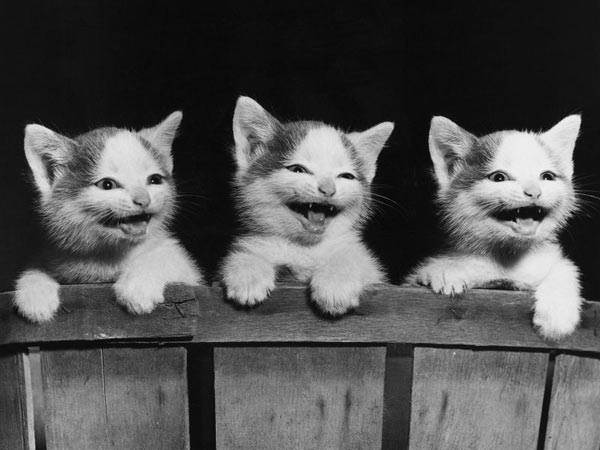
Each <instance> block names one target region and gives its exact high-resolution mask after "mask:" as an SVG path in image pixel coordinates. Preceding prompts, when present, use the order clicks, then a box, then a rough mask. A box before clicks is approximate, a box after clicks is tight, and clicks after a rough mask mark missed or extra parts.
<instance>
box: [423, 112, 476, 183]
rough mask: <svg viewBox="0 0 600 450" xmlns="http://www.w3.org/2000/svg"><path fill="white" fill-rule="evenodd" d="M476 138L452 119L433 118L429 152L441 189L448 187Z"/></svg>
mask: <svg viewBox="0 0 600 450" xmlns="http://www.w3.org/2000/svg"><path fill="white" fill-rule="evenodd" d="M476 140H477V138H476V137H475V136H473V135H472V134H471V133H469V132H468V131H465V130H463V129H462V128H461V127H459V126H458V125H457V124H455V123H454V122H452V121H451V120H450V119H446V118H445V117H442V116H435V117H433V118H432V119H431V127H430V128H429V154H430V155H431V161H432V162H433V170H434V172H435V177H436V179H437V182H438V185H439V188H440V189H441V190H445V189H446V188H448V186H449V185H450V180H451V179H452V176H453V174H454V169H455V168H456V164H457V162H459V161H460V160H461V159H462V158H464V156H465V155H466V154H467V153H468V151H469V149H470V148H471V147H472V145H473V143H474V142H475V141H476Z"/></svg>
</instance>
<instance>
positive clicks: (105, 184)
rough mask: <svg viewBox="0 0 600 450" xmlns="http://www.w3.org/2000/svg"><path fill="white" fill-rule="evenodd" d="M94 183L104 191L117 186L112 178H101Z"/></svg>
mask: <svg viewBox="0 0 600 450" xmlns="http://www.w3.org/2000/svg"><path fill="white" fill-rule="evenodd" d="M94 184H95V185H96V186H98V187H99V188H100V189H104V190H105V191H110V190H111V189H116V188H118V187H119V184H118V183H117V182H116V181H115V180H113V179H112V178H102V179H101V180H100V181H97V182H96V183H94Z"/></svg>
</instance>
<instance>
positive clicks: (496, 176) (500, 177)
mask: <svg viewBox="0 0 600 450" xmlns="http://www.w3.org/2000/svg"><path fill="white" fill-rule="evenodd" d="M488 178H489V179H490V180H492V181H494V182H496V183H500V182H502V181H506V180H508V175H506V174H505V173H504V172H501V171H499V170H498V171H496V172H493V173H491V174H489V175H488Z"/></svg>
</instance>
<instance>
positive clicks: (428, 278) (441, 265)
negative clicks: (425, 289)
mask: <svg viewBox="0 0 600 450" xmlns="http://www.w3.org/2000/svg"><path fill="white" fill-rule="evenodd" d="M407 281H408V282H409V283H411V284H421V285H423V286H429V287H430V288H431V290H432V291H433V292H436V293H438V294H444V295H459V294H462V293H463V292H464V291H465V290H466V289H467V288H468V286H469V284H468V281H467V275H466V274H465V273H464V271H463V270H461V268H460V266H459V267H457V266H456V264H453V263H451V262H450V261H444V260H441V261H432V262H430V263H428V264H426V265H424V266H422V267H420V268H419V269H418V270H417V272H416V273H415V274H414V275H411V276H410V277H409V278H408V280H407Z"/></svg>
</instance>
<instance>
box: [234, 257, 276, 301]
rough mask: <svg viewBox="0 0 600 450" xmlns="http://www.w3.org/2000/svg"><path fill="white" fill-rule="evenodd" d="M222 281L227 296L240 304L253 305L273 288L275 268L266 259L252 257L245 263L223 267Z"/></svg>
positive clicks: (266, 295) (263, 298)
mask: <svg viewBox="0 0 600 450" xmlns="http://www.w3.org/2000/svg"><path fill="white" fill-rule="evenodd" d="M223 282H224V283H225V290H226V292H227V298H229V299H230V300H233V301H234V302H236V303H239V304H240V305H244V306H254V305H257V304H259V303H262V302H263V301H264V300H265V299H266V298H267V297H268V295H269V293H270V292H271V291H272V290H273V289H274V288H275V269H274V267H273V266H272V265H271V264H269V263H267V262H266V261H262V260H258V259H253V260H252V261H248V262H247V264H235V265H231V266H229V267H225V269H224V271H223Z"/></svg>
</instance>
